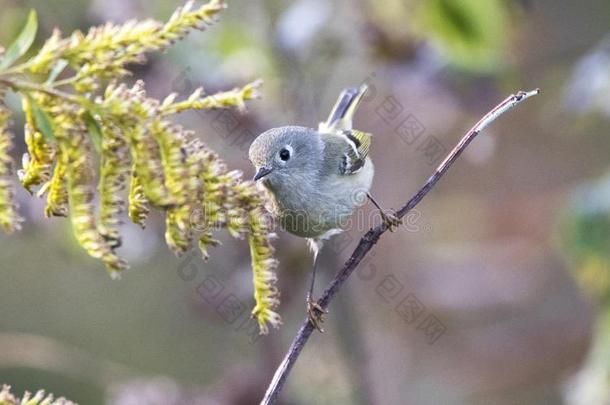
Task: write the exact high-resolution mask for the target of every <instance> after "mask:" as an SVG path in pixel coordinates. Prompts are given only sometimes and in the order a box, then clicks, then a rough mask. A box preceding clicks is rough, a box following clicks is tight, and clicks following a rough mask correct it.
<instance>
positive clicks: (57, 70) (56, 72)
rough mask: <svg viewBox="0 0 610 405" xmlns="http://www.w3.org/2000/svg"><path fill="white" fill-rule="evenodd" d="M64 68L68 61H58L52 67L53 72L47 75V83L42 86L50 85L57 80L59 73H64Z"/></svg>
mask: <svg viewBox="0 0 610 405" xmlns="http://www.w3.org/2000/svg"><path fill="white" fill-rule="evenodd" d="M66 66H68V61H67V60H65V59H60V60H58V61H57V63H56V64H55V66H53V70H51V73H50V74H49V77H48V78H47V81H46V82H45V83H44V84H47V85H48V84H52V83H53V82H54V81H55V79H57V76H59V75H60V74H61V72H63V71H64V69H65V68H66Z"/></svg>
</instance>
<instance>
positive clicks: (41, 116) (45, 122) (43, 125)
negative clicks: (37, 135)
mask: <svg viewBox="0 0 610 405" xmlns="http://www.w3.org/2000/svg"><path fill="white" fill-rule="evenodd" d="M29 102H30V105H31V106H32V113H34V120H35V121H36V127H37V128H38V130H39V131H40V132H42V134H43V135H44V136H45V138H47V140H48V141H49V142H55V134H54V133H53V125H52V124H51V118H50V117H49V115H48V114H47V113H46V112H45V111H44V110H43V109H42V108H40V106H39V105H38V104H36V102H35V101H34V99H32V98H31V97H30V98H29Z"/></svg>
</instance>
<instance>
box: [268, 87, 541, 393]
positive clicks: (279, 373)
mask: <svg viewBox="0 0 610 405" xmlns="http://www.w3.org/2000/svg"><path fill="white" fill-rule="evenodd" d="M538 93H539V90H538V89H536V90H532V91H529V92H524V91H519V92H517V94H512V95H510V96H508V97H507V98H506V99H505V100H504V101H502V102H501V103H500V104H498V105H497V106H496V107H494V108H493V109H492V110H491V111H490V112H488V113H487V114H486V115H485V116H484V117H483V118H481V119H480V120H479V122H477V123H476V125H475V126H474V127H472V128H471V129H470V131H468V133H467V134H466V135H464V137H463V138H462V139H461V140H460V142H459V143H458V144H457V145H456V146H455V147H454V148H453V150H451V152H450V153H449V155H447V157H446V158H445V160H443V162H442V163H441V164H440V165H439V166H438V167H437V168H436V170H435V171H434V174H432V176H430V178H428V180H427V181H426V183H425V184H424V185H423V186H422V188H420V189H419V191H418V192H417V193H416V194H415V195H414V196H413V197H411V199H410V200H409V201H407V203H406V204H405V205H404V206H403V207H402V208H400V209H399V210H398V211H397V213H396V214H397V216H398V217H399V218H402V217H404V216H405V215H406V214H407V213H408V212H409V211H410V210H412V209H413V208H415V206H416V205H417V204H419V202H420V201H421V200H422V199H423V198H424V197H425V196H426V194H428V192H429V191H430V190H431V189H432V187H434V185H435V184H436V183H437V182H438V181H439V180H440V178H441V177H442V176H443V175H444V174H445V173H446V172H447V170H449V168H450V167H451V165H452V164H453V162H455V161H456V159H457V158H458V157H459V156H460V155H461V154H462V152H463V151H464V149H466V147H467V146H468V145H469V144H470V142H471V141H472V140H473V139H474V138H475V137H476V136H477V135H478V134H480V133H481V131H483V129H485V128H486V127H487V126H488V125H489V124H491V123H492V122H494V121H495V120H496V119H497V118H499V117H500V116H501V115H502V114H504V113H505V112H507V111H508V110H510V109H512V108H513V107H515V106H516V105H517V104H519V103H521V102H522V101H524V100H527V99H528V98H530V97H532V96H535V95H537V94H538ZM387 230H388V227H387V226H386V225H385V223H382V224H381V225H378V226H377V227H375V228H372V229H370V230H369V231H368V232H367V233H365V234H364V236H362V239H360V242H359V243H358V246H356V249H355V250H354V252H353V253H352V255H351V256H350V258H349V259H348V260H347V261H346V262H345V264H344V265H343V268H341V270H339V272H338V273H337V274H336V275H335V277H334V279H333V280H332V281H331V282H330V284H329V285H328V286H327V287H326V289H325V290H324V293H323V294H322V297H321V298H320V299H319V300H318V304H319V305H320V306H321V307H322V308H323V309H326V307H327V306H328V305H329V304H330V301H331V300H332V299H333V297H334V296H335V294H336V293H337V292H338V291H339V289H340V288H341V286H343V284H344V283H345V281H346V280H347V279H348V277H349V276H350V275H351V274H352V273H353V271H354V270H355V269H356V266H358V264H359V263H360V262H361V261H362V259H363V258H364V257H365V256H366V255H367V253H368V252H369V251H370V250H371V249H372V248H373V246H374V245H375V244H376V243H377V241H378V240H379V237H380V236H381V235H382V234H383V233H385V232H386V231H387ZM313 330H314V328H313V326H312V325H311V323H310V322H309V320H308V319H307V318H306V319H305V320H304V321H303V324H302V325H301V328H300V329H299V331H298V333H297V335H296V336H295V338H294V340H293V341H292V344H291V345H290V348H289V349H288V353H286V356H285V357H284V359H283V360H282V363H281V364H280V365H279V367H278V368H277V370H276V371H275V375H274V376H273V379H272V380H271V383H270V384H269V387H268V388H267V392H266V393H265V397H264V398H263V400H262V401H261V405H267V404H273V403H275V401H276V400H277V397H278V395H279V393H280V391H281V390H282V388H283V387H284V383H285V382H286V378H288V374H289V373H290V370H291V369H292V366H294V363H295V362H296V361H297V359H298V358H299V355H300V354H301V350H303V347H305V344H306V343H307V340H308V339H309V337H310V336H311V333H312V332H313Z"/></svg>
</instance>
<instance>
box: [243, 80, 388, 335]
mask: <svg viewBox="0 0 610 405" xmlns="http://www.w3.org/2000/svg"><path fill="white" fill-rule="evenodd" d="M366 90H367V87H366V85H362V86H360V87H359V88H348V89H345V90H343V92H342V93H341V95H340V96H339V99H338V100H337V102H336V104H335V106H334V107H333V109H332V111H331V113H330V115H329V117H328V119H327V120H326V122H322V123H320V125H319V126H318V130H317V131H316V130H315V129H312V128H306V127H299V126H285V127H280V128H273V129H270V130H268V131H266V132H264V133H262V134H261V135H259V136H258V137H257V138H256V139H255V140H254V142H252V145H251V146H250V151H249V155H250V161H251V162H252V164H253V165H254V166H255V168H256V175H255V176H254V180H255V181H259V182H260V183H262V185H263V186H264V187H265V188H266V189H267V190H268V191H269V194H270V197H271V198H270V199H271V201H270V207H269V209H270V211H271V213H272V214H273V215H274V216H276V218H277V219H278V220H279V223H280V226H281V227H282V228H283V229H285V230H286V231H288V232H290V233H292V234H294V235H297V236H300V237H303V238H307V239H308V240H309V242H310V246H311V248H312V250H313V254H314V264H313V272H312V277H311V285H310V289H309V292H308V294H307V313H308V315H309V319H310V321H311V323H312V325H313V326H315V327H316V328H317V329H318V330H320V331H322V329H321V328H320V323H321V322H322V314H323V313H325V311H324V310H323V309H322V308H321V307H320V306H319V305H318V304H317V303H316V301H315V300H314V299H313V289H314V283H315V272H316V262H317V257H318V252H319V251H320V249H321V248H322V243H323V241H324V240H325V239H328V238H329V237H330V236H332V235H335V234H337V233H340V232H341V231H343V230H344V228H345V226H346V225H347V223H348V221H349V218H350V217H351V215H352V212H353V211H354V209H355V208H356V207H357V206H358V205H361V204H362V203H363V202H364V201H365V200H366V197H368V198H369V199H370V200H371V201H372V202H373V204H375V206H376V207H377V208H378V209H379V210H380V213H381V216H382V218H383V220H384V221H385V222H386V224H387V225H388V227H389V228H390V229H392V228H393V227H394V226H396V225H398V224H399V223H400V221H399V220H398V219H397V218H396V217H395V216H394V215H393V214H392V213H385V212H384V211H383V210H382V209H381V207H380V206H379V205H378V204H377V202H375V200H374V199H373V198H372V197H371V195H370V193H369V189H370V188H371V183H372V181H373V174H374V169H373V163H372V162H371V159H370V158H369V157H368V153H369V147H370V145H371V134H369V133H366V132H361V131H357V130H355V129H352V119H353V116H354V112H355V111H356V109H357V107H358V105H359V104H360V101H361V100H362V97H363V96H364V93H365V92H366ZM365 196H366V197H365Z"/></svg>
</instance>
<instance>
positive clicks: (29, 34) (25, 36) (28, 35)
mask: <svg viewBox="0 0 610 405" xmlns="http://www.w3.org/2000/svg"><path fill="white" fill-rule="evenodd" d="M36 31H38V17H37V16H36V10H31V11H30V15H29V16H28V21H27V22H26V23H25V26H24V27H23V29H22V30H21V33H20V34H19V36H18V37H17V39H16V40H15V42H13V43H12V44H11V46H9V48H8V50H7V51H6V53H5V54H4V57H3V58H2V60H0V70H1V69H6V68H7V67H9V66H10V65H11V64H12V63H13V62H15V61H16V60H17V59H19V58H20V57H22V56H23V55H24V54H25V53H26V52H27V51H28V50H29V49H30V46H32V43H33V42H34V38H36Z"/></svg>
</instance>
